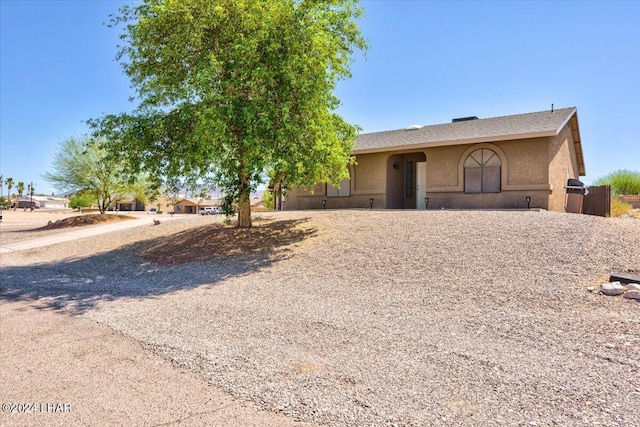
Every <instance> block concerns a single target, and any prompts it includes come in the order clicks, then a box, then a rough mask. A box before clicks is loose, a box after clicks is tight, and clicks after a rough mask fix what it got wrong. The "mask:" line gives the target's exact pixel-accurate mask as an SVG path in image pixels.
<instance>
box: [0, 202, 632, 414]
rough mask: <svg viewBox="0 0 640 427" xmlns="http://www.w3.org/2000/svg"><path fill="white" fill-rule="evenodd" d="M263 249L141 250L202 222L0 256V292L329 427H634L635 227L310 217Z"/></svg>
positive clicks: (501, 219) (452, 214)
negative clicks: (86, 321) (76, 317)
mask: <svg viewBox="0 0 640 427" xmlns="http://www.w3.org/2000/svg"><path fill="white" fill-rule="evenodd" d="M260 217H262V218H267V219H272V220H276V221H294V220H295V221H298V222H299V224H298V225H297V227H299V228H301V229H304V230H305V232H306V236H307V237H306V238H300V239H299V240H297V241H293V242H291V241H287V244H286V245H284V246H280V247H274V248H272V249H273V250H272V251H270V252H268V253H259V254H245V255H242V256H238V257H235V258H222V259H217V260H214V261H210V262H206V263H189V264H181V265H172V266H163V265H158V264H153V263H149V262H147V261H145V260H144V259H142V258H141V257H140V256H139V254H140V253H142V252H143V251H144V250H145V249H147V248H149V247H151V246H152V245H157V244H158V243H159V242H162V241H164V240H163V239H165V240H166V239H167V238H168V236H171V235H173V234H175V233H180V232H184V231H186V230H188V229H190V228H192V227H193V226H194V225H195V224H200V225H202V224H205V223H208V222H212V221H221V218H208V217H203V218H198V219H196V220H190V221H179V220H176V221H172V222H167V223H163V224H161V225H160V226H156V227H153V226H149V227H140V228H136V229H134V230H133V231H131V230H128V231H123V232H117V233H112V234H111V235H109V236H108V238H105V237H104V236H97V237H93V238H87V239H82V240H79V241H75V242H67V243H62V244H59V245H56V246H55V247H54V249H53V250H52V248H41V249H34V250H30V251H25V252H21V253H15V254H11V255H8V256H6V257H5V256H3V257H2V261H1V264H0V265H2V269H1V270H0V275H1V276H0V277H1V279H2V280H1V284H0V298H2V299H18V298H20V299H39V300H40V301H41V302H42V304H45V305H50V306H53V307H60V308H64V309H66V310H69V311H72V312H75V313H78V314H80V315H82V316H85V317H88V318H91V319H94V320H97V321H99V322H102V323H105V324H107V325H109V326H111V327H112V328H114V329H116V330H118V331H121V332H123V333H124V334H126V335H129V336H131V337H133V338H135V339H137V340H139V341H140V342H141V343H143V345H144V346H146V347H148V348H151V349H153V350H154V351H155V352H157V353H158V354H161V355H163V356H165V357H166V358H168V359H169V360H171V361H172V362H173V363H175V364H177V365H180V366H182V367H184V368H187V369H190V370H193V371H194V372H196V373H197V374H199V375H201V377H202V378H203V379H205V380H206V381H209V382H211V383H213V384H214V385H216V386H218V387H220V388H221V389H223V390H224V391H226V392H228V393H230V394H232V395H234V396H236V397H238V398H240V399H244V400H249V401H252V402H254V403H256V404H258V405H260V406H262V407H264V408H266V409H269V410H272V411H276V412H282V413H284V414H286V415H289V416H291V417H294V418H295V419H297V420H302V421H306V422H313V423H322V424H327V425H330V426H355V425H357V426H392V425H398V426H424V425H455V426H459V425H468V426H487V425H532V426H533V425H538V426H543V425H544V426H547V425H554V424H557V425H571V426H582V425H605V426H637V425H640V304H639V303H638V302H636V301H632V300H627V299H622V298H621V297H617V298H616V297H605V296H602V295H599V294H593V293H590V292H589V291H588V290H587V287H588V286H591V285H598V284H600V283H602V282H603V281H606V279H607V278H608V275H609V273H610V272H612V271H628V270H635V271H637V270H638V269H640V221H639V220H637V219H631V218H628V219H611V218H598V217H589V216H584V215H572V214H561V213H552V212H496V211H476V212H471V211H314V212H283V213H278V214H275V213H267V214H261V215H260Z"/></svg>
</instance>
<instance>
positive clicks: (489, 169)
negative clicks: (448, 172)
mask: <svg viewBox="0 0 640 427" xmlns="http://www.w3.org/2000/svg"><path fill="white" fill-rule="evenodd" d="M501 167H502V161H501V160H500V156H498V155H497V154H496V152H495V151H493V150H489V149H488V148H481V149H479V150H476V151H474V152H472V153H471V154H469V157H467V159H466V160H465V161H464V192H465V193H499V192H500V180H501V179H500V177H501Z"/></svg>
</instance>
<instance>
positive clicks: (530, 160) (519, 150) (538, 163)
mask: <svg viewBox="0 0 640 427" xmlns="http://www.w3.org/2000/svg"><path fill="white" fill-rule="evenodd" d="M495 145H497V146H498V147H500V148H501V149H502V151H504V154H505V155H506V157H507V161H508V168H507V185H508V186H510V185H530V184H547V183H548V181H547V177H548V174H549V165H548V163H547V153H548V138H533V139H521V140H518V141H507V142H498V143H496V144H495ZM507 189H508V187H507Z"/></svg>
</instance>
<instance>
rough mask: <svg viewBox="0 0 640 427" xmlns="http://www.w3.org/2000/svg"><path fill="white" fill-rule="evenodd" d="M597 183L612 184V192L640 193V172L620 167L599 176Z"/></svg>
mask: <svg viewBox="0 0 640 427" xmlns="http://www.w3.org/2000/svg"><path fill="white" fill-rule="evenodd" d="M595 185H610V186H611V193H612V194H627V195H636V194H640V172H637V171H632V170H629V169H620V170H617V171H615V172H611V173H610V174H609V175H605V176H603V177H602V178H599V179H598V180H596V182H595Z"/></svg>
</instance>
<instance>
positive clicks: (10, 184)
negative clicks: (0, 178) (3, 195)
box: [5, 178, 13, 207]
mask: <svg viewBox="0 0 640 427" xmlns="http://www.w3.org/2000/svg"><path fill="white" fill-rule="evenodd" d="M5 183H6V184H7V192H8V193H9V194H8V195H7V199H8V200H9V207H11V189H12V188H13V178H7V180H6V181H5Z"/></svg>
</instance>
